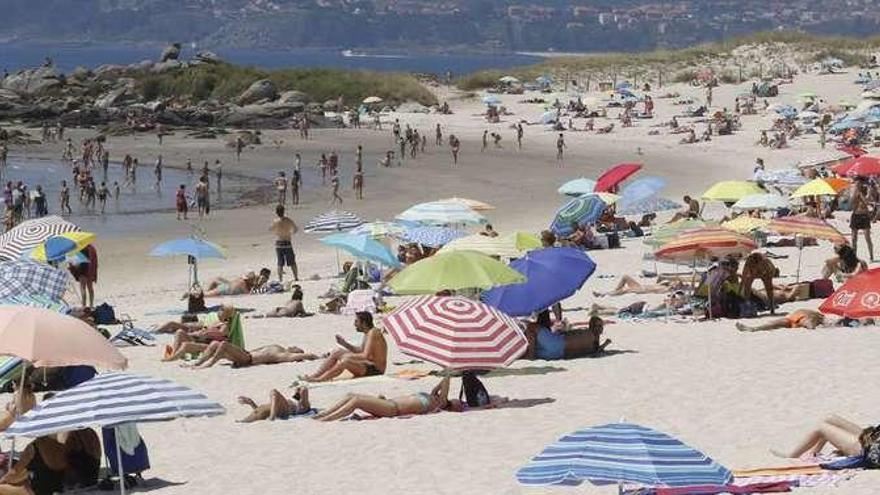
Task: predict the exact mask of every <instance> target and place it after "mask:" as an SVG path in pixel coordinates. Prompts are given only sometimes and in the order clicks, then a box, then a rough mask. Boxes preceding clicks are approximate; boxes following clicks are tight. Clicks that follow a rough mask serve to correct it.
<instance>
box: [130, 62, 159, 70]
mask: <svg viewBox="0 0 880 495" xmlns="http://www.w3.org/2000/svg"><path fill="white" fill-rule="evenodd" d="M152 68H153V61H152V60H141V61H140V62H135V63H133V64H130V65H129V66H128V69H129V70H136V71H148V70H150V69H152Z"/></svg>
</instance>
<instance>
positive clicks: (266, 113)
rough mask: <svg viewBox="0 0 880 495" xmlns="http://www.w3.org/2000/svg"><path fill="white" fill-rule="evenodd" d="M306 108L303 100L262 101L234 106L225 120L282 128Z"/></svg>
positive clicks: (242, 125) (244, 125) (250, 125)
mask: <svg viewBox="0 0 880 495" xmlns="http://www.w3.org/2000/svg"><path fill="white" fill-rule="evenodd" d="M304 109H305V104H304V103H302V102H293V103H280V102H272V103H260V104H254V105H244V106H240V107H233V108H232V109H231V110H230V112H229V114H228V115H226V117H225V118H224V119H223V121H224V122H225V123H226V124H228V125H231V126H237V127H263V128H276V129H277V128H281V127H287V126H289V124H290V119H291V118H292V117H293V116H295V115H296V114H298V113H301V112H302V111H303V110H304Z"/></svg>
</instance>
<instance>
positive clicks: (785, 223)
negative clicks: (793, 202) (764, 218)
mask: <svg viewBox="0 0 880 495" xmlns="http://www.w3.org/2000/svg"><path fill="white" fill-rule="evenodd" d="M763 230H769V231H771V232H776V233H778V234H782V235H799V236H803V237H814V238H816V239H824V240H826V241H831V242H833V243H835V244H843V243H845V242H846V238H845V237H843V234H841V233H840V232H839V231H838V230H837V229H835V228H834V227H833V226H832V225H831V224H829V223H828V222H826V221H825V220H822V219H821V218H815V217H808V216H805V215H798V216H794V217H782V218H774V219H773V220H771V221H770V223H769V224H768V225H767V226H766V227H764V228H763Z"/></svg>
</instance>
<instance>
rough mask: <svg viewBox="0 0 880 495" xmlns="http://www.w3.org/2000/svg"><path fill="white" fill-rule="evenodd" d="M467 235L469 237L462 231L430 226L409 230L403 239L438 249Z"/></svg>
mask: <svg viewBox="0 0 880 495" xmlns="http://www.w3.org/2000/svg"><path fill="white" fill-rule="evenodd" d="M466 235H468V233H467V232H464V231H462V230H455V229H450V228H448V227H430V226H428V227H415V228H411V229H407V230H406V232H405V233H404V234H403V236H402V237H401V239H403V240H404V241H406V242H413V243H415V244H421V245H422V246H428V247H431V248H438V247H441V246H445V245H447V244H449V243H450V242H452V241H454V240H455V239H458V238H460V237H464V236H466Z"/></svg>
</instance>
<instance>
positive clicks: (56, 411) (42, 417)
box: [3, 373, 226, 438]
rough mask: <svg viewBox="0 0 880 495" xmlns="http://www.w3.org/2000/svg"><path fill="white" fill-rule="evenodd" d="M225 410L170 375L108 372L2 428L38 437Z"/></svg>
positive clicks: (9, 433) (14, 434) (11, 433)
mask: <svg viewBox="0 0 880 495" xmlns="http://www.w3.org/2000/svg"><path fill="white" fill-rule="evenodd" d="M225 412H226V410H225V409H224V408H223V406H221V405H220V404H218V403H216V402H214V401H212V400H209V399H208V398H207V397H205V396H204V395H202V394H200V393H198V392H195V391H193V390H192V389H189V388H187V387H184V386H183V385H180V384H177V383H174V382H172V381H169V380H165V379H162V378H153V377H148V376H139V375H132V374H129V373H105V374H101V375H98V376H96V377H94V378H92V379H91V380H88V381H85V382H83V383H81V384H79V385H77V386H75V387H73V388H71V389H68V390H65V391H63V392H59V393H58V394H57V395H56V396H55V397H52V398H51V399H49V400H46V401H44V402H41V403H40V404H39V405H37V407H35V408H34V409H32V410H31V411H29V412H27V413H26V414H24V415H23V416H22V417H20V418H19V419H18V420H17V421H16V422H15V423H13V424H12V425H11V426H10V427H9V428H8V429H7V430H6V431H5V432H4V433H3V434H4V435H5V436H6V437H21V436H24V437H33V438H36V437H41V436H43V435H49V434H52V433H58V432H62V431H72V430H78V429H81V428H89V427H94V426H102V427H113V426H119V425H123V424H129V423H143V422H153V421H168V420H172V419H177V418H185V417H198V416H217V415H220V414H224V413H225Z"/></svg>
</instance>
